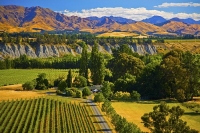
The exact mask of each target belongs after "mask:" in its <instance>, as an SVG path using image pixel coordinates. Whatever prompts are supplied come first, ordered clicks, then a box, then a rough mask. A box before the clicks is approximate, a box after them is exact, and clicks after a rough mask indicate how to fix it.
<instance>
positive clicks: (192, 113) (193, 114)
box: [184, 112, 200, 116]
mask: <svg viewBox="0 0 200 133" xmlns="http://www.w3.org/2000/svg"><path fill="white" fill-rule="evenodd" d="M184 115H190V116H200V113H196V112H186V113H184Z"/></svg>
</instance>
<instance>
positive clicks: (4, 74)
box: [0, 69, 78, 86]
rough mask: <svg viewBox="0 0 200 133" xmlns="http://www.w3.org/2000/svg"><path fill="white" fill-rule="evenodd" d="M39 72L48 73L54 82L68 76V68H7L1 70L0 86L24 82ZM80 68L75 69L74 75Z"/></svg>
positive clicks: (33, 77)
mask: <svg viewBox="0 0 200 133" xmlns="http://www.w3.org/2000/svg"><path fill="white" fill-rule="evenodd" d="M39 73H46V75H47V79H48V80H49V81H50V82H52V81H53V80H55V79H56V78H58V77H67V74H68V69H6V70H0V86H4V85H12V84H23V83H25V82H26V81H31V80H33V79H35V78H37V75H38V74H39ZM77 75H78V70H76V69H74V70H73V76H77Z"/></svg>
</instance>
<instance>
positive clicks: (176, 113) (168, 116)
mask: <svg viewBox="0 0 200 133" xmlns="http://www.w3.org/2000/svg"><path fill="white" fill-rule="evenodd" d="M183 114H184V110H183V109H181V108H180V107H179V106H177V107H172V108H171V109H170V108H169V106H167V105H166V103H161V104H160V105H157V106H154V107H153V112H150V113H145V114H144V115H143V116H142V117H141V119H142V121H143V123H144V126H145V127H147V128H149V129H150V130H151V132H153V133H198V131H196V130H194V129H190V127H189V126H187V123H186V122H185V121H183V120H181V119H180V117H181V116H182V115H183Z"/></svg>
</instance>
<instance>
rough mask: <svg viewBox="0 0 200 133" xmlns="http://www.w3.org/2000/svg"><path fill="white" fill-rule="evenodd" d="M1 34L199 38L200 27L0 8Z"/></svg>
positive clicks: (39, 8) (197, 25) (32, 8)
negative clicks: (44, 32) (54, 32)
mask: <svg viewBox="0 0 200 133" xmlns="http://www.w3.org/2000/svg"><path fill="white" fill-rule="evenodd" d="M0 30H1V31H2V30H4V31H7V32H21V31H30V32H33V31H38V30H81V31H88V32H92V33H96V32H113V31H128V32H136V33H142V34H146V33H150V32H151V33H157V34H159V33H166V34H168V33H183V34H200V25H199V24H193V25H189V24H185V23H183V22H176V21H169V22H167V23H166V24H164V25H163V26H156V25H153V24H150V23H145V22H135V23H131V24H127V23H124V24H121V23H118V22H116V21H115V20H114V19H112V18H111V17H105V18H104V19H102V20H89V19H87V18H81V17H77V16H70V17H69V16H66V15H64V14H60V13H57V12H54V11H52V10H50V9H48V8H42V7H39V6H36V7H30V8H28V7H22V6H15V5H9V6H0Z"/></svg>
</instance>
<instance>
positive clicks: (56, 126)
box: [0, 98, 97, 133]
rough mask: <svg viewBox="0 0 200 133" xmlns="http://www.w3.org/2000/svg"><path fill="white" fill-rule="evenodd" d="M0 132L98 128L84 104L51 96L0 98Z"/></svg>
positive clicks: (75, 132) (90, 130)
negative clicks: (8, 99) (0, 99)
mask: <svg viewBox="0 0 200 133" xmlns="http://www.w3.org/2000/svg"><path fill="white" fill-rule="evenodd" d="M0 108H1V110H0V125H1V126H0V132H1V133H12V132H15V133H27V132H40V133H43V132H45V133H53V132H61V133H65V132H68V133H69V132H73V133H81V132H91V133H93V132H97V131H96V129H95V126H94V124H93V122H92V118H91V117H90V115H89V112H88V110H89V107H88V106H86V105H81V104H75V103H67V102H63V101H60V100H54V99H52V98H37V99H29V100H16V101H2V102H0Z"/></svg>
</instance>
